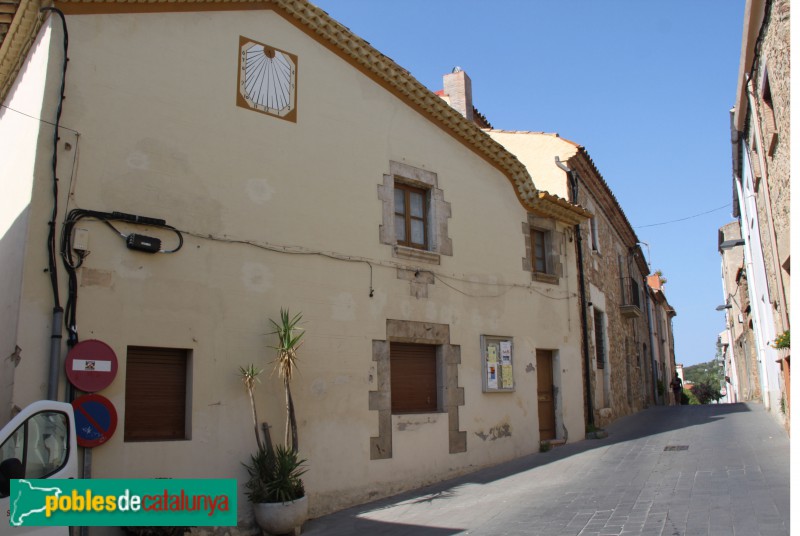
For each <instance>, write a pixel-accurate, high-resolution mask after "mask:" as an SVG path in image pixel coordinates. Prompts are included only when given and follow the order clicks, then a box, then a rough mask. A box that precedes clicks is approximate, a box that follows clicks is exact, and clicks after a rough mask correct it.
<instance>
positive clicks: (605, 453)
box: [303, 404, 789, 536]
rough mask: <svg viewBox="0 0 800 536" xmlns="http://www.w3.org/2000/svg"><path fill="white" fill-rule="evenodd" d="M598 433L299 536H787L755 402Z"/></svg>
mask: <svg viewBox="0 0 800 536" xmlns="http://www.w3.org/2000/svg"><path fill="white" fill-rule="evenodd" d="M607 430H608V432H609V437H608V438H606V439H602V440H587V441H582V442H580V443H576V444H571V445H565V446H563V447H559V448H556V449H554V450H552V451H550V452H547V453H542V454H535V455H532V456H528V457H525V458H522V459H519V460H515V461H513V462H509V463H506V464H503V465H501V466H497V467H493V468H490V469H486V470H482V471H479V472H477V473H472V474H470V475H466V476H464V477H461V478H457V479H454V480H449V481H447V482H443V483H440V484H437V485H434V486H430V487H427V488H424V489H421V490H417V491H415V492H410V493H406V494H403V495H400V496H396V497H393V498H391V499H388V500H383V501H378V502H374V503H370V504H368V505H364V506H360V507H357V508H352V509H349V510H345V511H342V512H338V513H336V514H332V515H329V516H326V517H322V518H319V519H315V520H311V521H310V522H308V523H307V524H306V526H305V530H304V531H303V534H305V535H308V536H311V535H322V534H324V535H354V534H359V535H361V534H363V535H421V536H445V535H451V534H475V535H478V534H481V535H503V534H508V535H518V534H519V535H521V534H525V535H537V536H550V535H552V536H562V535H581V536H601V535H612V534H613V535H639V534H641V535H654V536H655V535H664V536H695V535H710V536H730V535H735V536H739V535H742V536H759V535H761V536H772V535H775V536H777V535H786V534H789V439H788V436H787V434H786V432H785V431H784V430H783V429H782V428H780V426H779V425H778V424H776V423H775V422H774V421H773V419H772V418H770V417H769V416H768V415H767V414H766V413H765V412H764V410H763V408H762V407H761V406H760V405H758V404H721V405H707V406H682V407H656V408H651V409H648V410H645V411H642V412H640V413H639V414H637V415H633V416H631V417H626V418H623V419H620V420H619V421H617V422H616V423H614V424H613V425H611V426H609V427H608V428H607Z"/></svg>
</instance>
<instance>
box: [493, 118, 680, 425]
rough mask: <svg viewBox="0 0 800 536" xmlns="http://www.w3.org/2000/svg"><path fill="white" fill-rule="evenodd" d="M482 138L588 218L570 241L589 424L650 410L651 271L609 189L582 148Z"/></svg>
mask: <svg viewBox="0 0 800 536" xmlns="http://www.w3.org/2000/svg"><path fill="white" fill-rule="evenodd" d="M487 132H488V133H489V135H490V136H491V137H492V138H493V139H494V140H497V141H498V142H499V143H501V144H502V145H503V146H504V147H505V148H506V149H508V150H509V151H511V152H512V153H514V154H515V155H516V156H517V157H518V158H519V159H520V160H521V161H522V163H523V164H525V166H526V167H527V168H528V170H529V172H530V173H531V175H532V176H533V177H534V178H535V179H534V180H535V181H536V184H537V185H538V187H539V188H542V189H544V190H547V191H548V192H552V193H554V194H556V195H559V196H563V197H566V198H568V199H571V200H572V201H573V202H575V203H578V204H580V205H581V206H583V207H586V208H587V209H588V210H589V211H590V212H591V213H592V217H591V218H590V219H589V220H588V221H586V222H584V223H582V224H581V225H580V226H576V228H575V229H574V231H573V233H572V235H571V240H572V246H573V247H575V248H576V250H577V251H579V254H578V258H579V259H582V261H579V266H578V270H579V279H581V280H582V282H581V283H579V285H582V292H583V294H584V308H583V310H582V321H583V322H584V325H585V327H586V330H585V333H584V339H583V340H584V344H585V346H584V348H583V352H584V371H585V373H586V376H587V377H588V383H587V385H588V387H587V391H586V405H587V413H588V412H589V411H590V410H589V409H588V408H591V416H589V415H587V420H588V421H589V422H592V423H593V424H595V425H597V426H603V425H605V424H608V423H609V422H611V421H613V420H614V419H616V418H618V417H621V416H624V415H629V414H631V413H634V412H636V411H639V410H641V409H643V408H645V407H647V406H648V405H651V404H653V403H656V401H657V390H656V378H657V377H658V376H657V373H656V369H655V368H654V367H655V365H656V362H655V360H654V359H653V356H654V354H653V349H652V343H651V341H650V337H649V325H648V317H647V313H646V308H645V304H646V300H647V298H646V296H647V291H646V284H645V277H646V276H647V275H648V273H649V267H648V265H647V262H646V261H645V258H644V255H643V253H642V250H641V248H640V246H639V244H640V242H639V239H638V238H637V236H636V233H635V232H634V230H633V228H632V227H631V225H630V222H629V221H628V219H627V217H626V216H625V213H624V211H623V210H622V207H621V206H620V205H619V203H618V201H617V199H616V197H615V196H614V194H613V192H612V191H611V188H610V187H609V186H608V183H606V181H605V179H603V176H602V175H601V174H600V171H599V170H598V169H597V167H596V166H595V164H594V162H593V161H592V159H591V157H590V156H589V153H588V152H587V151H586V149H585V148H584V147H583V146H581V145H578V144H576V143H574V142H571V141H569V140H565V139H563V138H561V137H559V136H558V135H555V134H545V133H540V132H526V131H506V130H497V129H493V130H487ZM670 362H671V363H674V357H673V358H672V359H671V361H670Z"/></svg>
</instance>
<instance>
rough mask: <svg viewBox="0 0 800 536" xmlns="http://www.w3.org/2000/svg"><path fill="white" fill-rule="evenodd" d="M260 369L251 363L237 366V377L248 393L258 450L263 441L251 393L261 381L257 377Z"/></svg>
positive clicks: (260, 448)
mask: <svg viewBox="0 0 800 536" xmlns="http://www.w3.org/2000/svg"><path fill="white" fill-rule="evenodd" d="M261 372H262V370H261V369H256V366H255V365H253V364H252V363H251V364H250V365H248V366H246V367H239V377H240V378H241V380H242V383H243V384H244V388H245V389H246V390H247V394H248V395H250V412H251V414H252V417H253V430H254V431H255V433H256V444H257V445H258V450H263V449H264V443H263V442H262V441H261V435H260V434H259V433H258V415H257V414H256V399H255V396H254V395H253V393H254V392H255V389H256V384H257V383H261V380H259V379H258V375H259V374H261Z"/></svg>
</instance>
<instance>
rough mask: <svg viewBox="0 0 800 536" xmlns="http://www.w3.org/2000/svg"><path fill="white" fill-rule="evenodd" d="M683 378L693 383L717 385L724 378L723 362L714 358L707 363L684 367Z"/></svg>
mask: <svg viewBox="0 0 800 536" xmlns="http://www.w3.org/2000/svg"><path fill="white" fill-rule="evenodd" d="M683 379H684V381H687V382H691V383H708V384H710V385H714V386H717V385H719V384H720V382H721V381H722V379H723V371H722V363H721V362H720V361H717V360H716V359H714V360H711V361H708V362H706V363H698V364H697V365H691V366H689V367H683Z"/></svg>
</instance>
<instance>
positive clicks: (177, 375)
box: [125, 346, 188, 441]
mask: <svg viewBox="0 0 800 536" xmlns="http://www.w3.org/2000/svg"><path fill="white" fill-rule="evenodd" d="M187 353H188V352H187V351H186V350H181V349H172V348H145V347H141V346H129V347H128V360H127V368H126V373H125V441H159V440H169V439H186V373H187V364H188V363H187V361H188V358H187Z"/></svg>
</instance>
